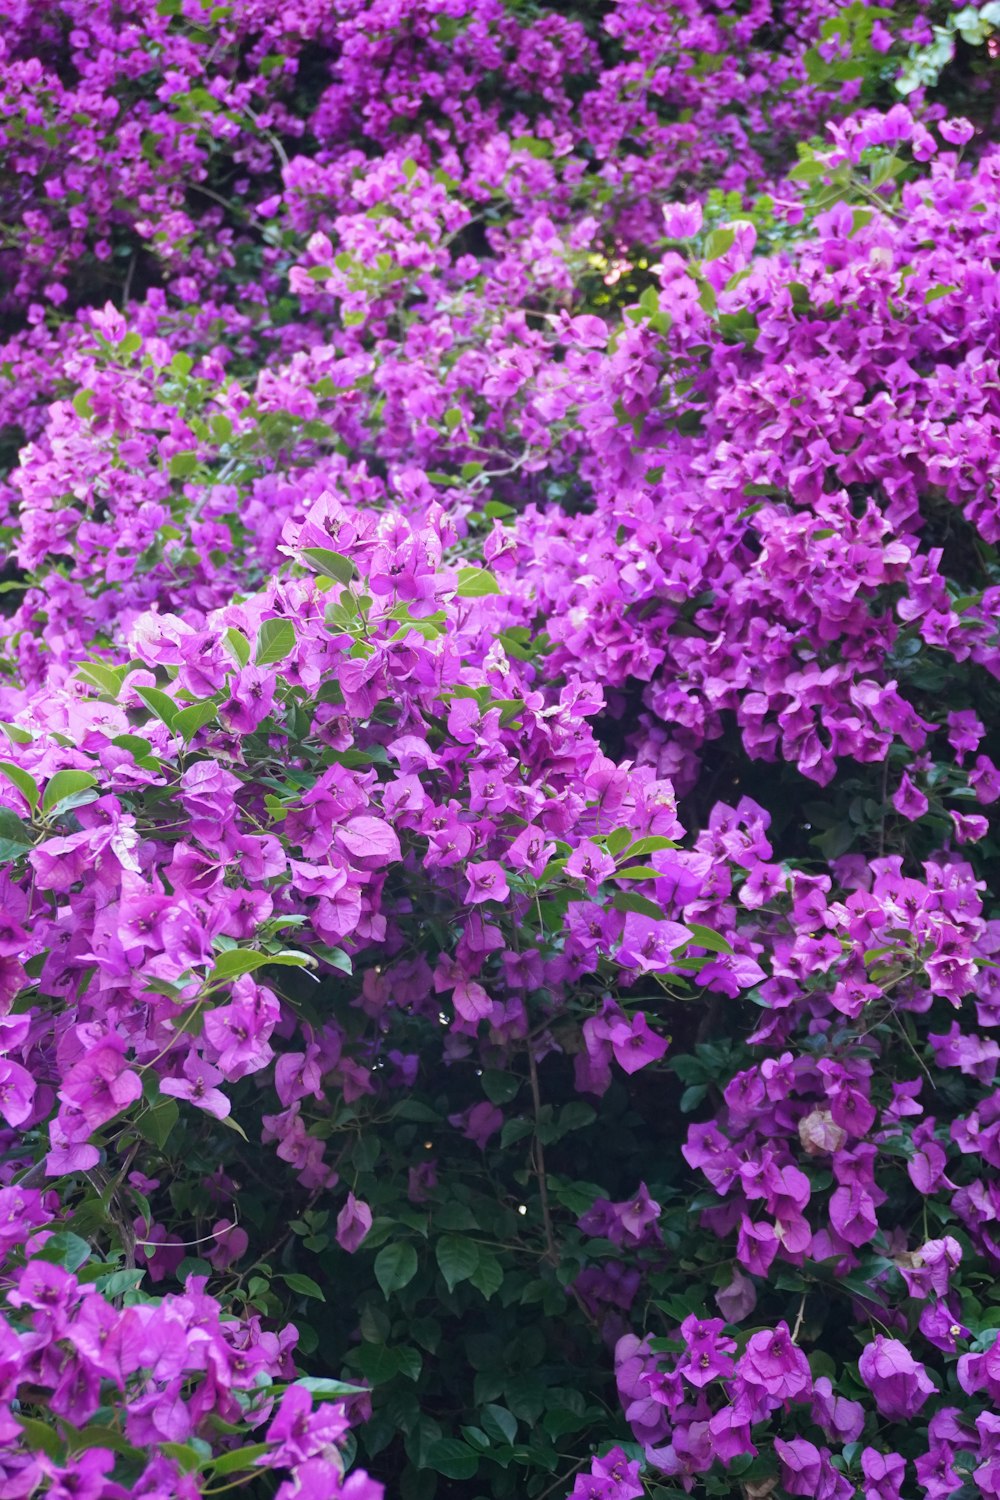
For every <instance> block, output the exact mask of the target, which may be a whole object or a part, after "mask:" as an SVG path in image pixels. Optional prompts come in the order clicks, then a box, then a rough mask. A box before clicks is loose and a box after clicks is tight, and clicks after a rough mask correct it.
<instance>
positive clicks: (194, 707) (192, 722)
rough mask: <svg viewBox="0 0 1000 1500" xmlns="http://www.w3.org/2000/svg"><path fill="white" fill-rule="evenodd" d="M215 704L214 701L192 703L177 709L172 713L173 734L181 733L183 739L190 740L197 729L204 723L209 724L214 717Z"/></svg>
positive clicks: (202, 727)
mask: <svg viewBox="0 0 1000 1500" xmlns="http://www.w3.org/2000/svg"><path fill="white" fill-rule="evenodd" d="M216 708H217V705H216V704H214V703H210V702H206V703H192V704H191V705H190V707H189V708H182V709H179V710H178V712H177V713H176V714H175V715H174V722H173V725H172V726H171V727H172V728H173V730H174V733H175V734H179V735H181V737H182V738H183V739H184V740H185V741H188V740H192V739H194V736H195V735H196V734H197V733H198V730H199V729H204V727H205V725H206V724H211V722H212V720H213V719H214V718H215V714H216Z"/></svg>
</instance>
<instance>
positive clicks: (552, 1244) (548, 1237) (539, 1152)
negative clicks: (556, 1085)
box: [528, 1047, 559, 1266]
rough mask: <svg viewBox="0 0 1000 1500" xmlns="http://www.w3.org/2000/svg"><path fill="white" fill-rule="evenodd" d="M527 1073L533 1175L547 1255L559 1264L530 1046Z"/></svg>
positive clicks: (540, 1100)
mask: <svg viewBox="0 0 1000 1500" xmlns="http://www.w3.org/2000/svg"><path fill="white" fill-rule="evenodd" d="M528 1073H529V1077H530V1079H531V1102H532V1105H533V1107H534V1111H535V1138H534V1141H533V1142H532V1152H533V1155H534V1158H535V1176H536V1177H537V1178H538V1193H539V1197H540V1199H541V1203H542V1223H543V1225H544V1226H545V1244H546V1247H547V1255H548V1258H549V1260H551V1262H552V1264H553V1265H554V1266H555V1265H558V1264H559V1252H558V1250H557V1249H556V1240H555V1235H554V1234H553V1232H552V1211H551V1209H550V1207H549V1185H548V1183H547V1182H546V1180H545V1151H544V1148H543V1146H542V1142H541V1138H540V1137H539V1134H538V1129H539V1125H540V1124H541V1112H542V1096H541V1091H540V1089H539V1087H538V1064H537V1063H536V1062H535V1054H534V1052H533V1051H532V1050H531V1048H530V1047H529V1048H528Z"/></svg>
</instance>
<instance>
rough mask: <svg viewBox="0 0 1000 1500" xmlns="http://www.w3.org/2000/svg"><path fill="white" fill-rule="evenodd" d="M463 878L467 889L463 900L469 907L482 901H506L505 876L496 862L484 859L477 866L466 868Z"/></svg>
mask: <svg viewBox="0 0 1000 1500" xmlns="http://www.w3.org/2000/svg"><path fill="white" fill-rule="evenodd" d="M465 878H466V880H467V881H468V887H469V888H468V893H467V895H466V898H465V899H466V901H468V902H469V904H470V905H471V906H477V905H479V904H480V903H482V902H483V901H506V900H507V897H508V896H509V895H510V887H509V886H508V884H507V876H506V875H505V873H504V869H503V866H502V865H498V864H497V862H496V860H493V859H484V860H483V861H482V862H481V863H479V864H475V865H468V866H466V871H465Z"/></svg>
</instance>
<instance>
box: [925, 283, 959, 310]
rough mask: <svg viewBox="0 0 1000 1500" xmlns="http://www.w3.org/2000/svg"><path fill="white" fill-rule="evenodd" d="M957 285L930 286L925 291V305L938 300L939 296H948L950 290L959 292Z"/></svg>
mask: <svg viewBox="0 0 1000 1500" xmlns="http://www.w3.org/2000/svg"><path fill="white" fill-rule="evenodd" d="M957 291H958V287H957V286H929V287H928V288H927V290H926V292H925V293H924V305H925V306H926V305H927V303H928V302H936V301H937V300H938V298H939V297H947V295H948V293H949V292H957Z"/></svg>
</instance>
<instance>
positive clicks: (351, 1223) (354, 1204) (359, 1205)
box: [337, 1193, 372, 1255]
mask: <svg viewBox="0 0 1000 1500" xmlns="http://www.w3.org/2000/svg"><path fill="white" fill-rule="evenodd" d="M371 1227H372V1211H371V1209H370V1208H369V1207H368V1204H367V1203H363V1202H362V1201H361V1199H359V1198H355V1196H354V1194H353V1193H348V1195H347V1202H346V1203H345V1204H344V1206H343V1208H342V1209H341V1210H340V1213H339V1214H338V1215H337V1244H338V1245H339V1246H340V1248H341V1249H342V1250H346V1251H347V1253H348V1254H349V1255H353V1254H354V1252H355V1250H357V1249H358V1248H359V1247H360V1246H361V1245H362V1244H363V1243H364V1241H365V1239H366V1238H367V1235H368V1231H369V1230H370V1229H371Z"/></svg>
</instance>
